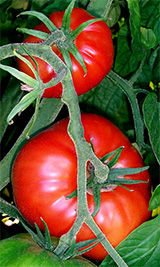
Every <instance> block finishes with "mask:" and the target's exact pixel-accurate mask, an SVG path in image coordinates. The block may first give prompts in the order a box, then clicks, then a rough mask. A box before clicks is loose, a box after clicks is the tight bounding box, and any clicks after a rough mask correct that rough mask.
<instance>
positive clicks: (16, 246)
mask: <svg viewBox="0 0 160 267" xmlns="http://www.w3.org/2000/svg"><path fill="white" fill-rule="evenodd" d="M51 241H52V244H53V245H55V246H56V245H57V244H58V239H57V238H53V237H52V238H51ZM0 251H1V253H0V266H1V267H9V266H12V267H16V266H17V267H18V266H19V267H22V266H23V267H51V266H53V267H54V266H56V267H76V266H81V267H88V266H95V265H94V264H93V263H92V262H90V261H88V260H86V259H84V258H82V257H75V258H73V259H69V260H67V261H62V260H61V259H59V258H58V257H57V256H56V255H55V254H53V253H51V252H49V251H47V250H45V249H43V248H40V247H39V246H38V245H37V244H36V243H35V242H34V240H33V239H32V238H31V236H30V235H29V234H27V233H26V234H25V233H24V234H18V235H15V236H12V237H10V238H6V239H3V240H1V241H0Z"/></svg>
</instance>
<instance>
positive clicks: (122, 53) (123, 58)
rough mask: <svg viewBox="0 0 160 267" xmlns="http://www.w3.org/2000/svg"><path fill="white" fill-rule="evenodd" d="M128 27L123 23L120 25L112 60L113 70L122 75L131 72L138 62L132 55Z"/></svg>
mask: <svg viewBox="0 0 160 267" xmlns="http://www.w3.org/2000/svg"><path fill="white" fill-rule="evenodd" d="M129 38H130V32H129V27H128V25H127V24H124V25H123V26H121V27H120V30H119V33H118V39H117V54H116V58H115V62H114V71H115V72H116V73H118V74H119V75H121V76H122V77H124V76H127V75H128V74H130V73H133V72H134V71H135V70H136V69H137V67H138V64H139V61H138V60H137V58H136V57H135V56H134V55H133V53H132V50H131V46H130V43H129V42H128V39H129Z"/></svg>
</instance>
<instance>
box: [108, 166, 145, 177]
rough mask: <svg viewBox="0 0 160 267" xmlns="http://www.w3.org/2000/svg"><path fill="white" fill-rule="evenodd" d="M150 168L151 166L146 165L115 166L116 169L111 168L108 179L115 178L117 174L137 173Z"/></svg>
mask: <svg viewBox="0 0 160 267" xmlns="http://www.w3.org/2000/svg"><path fill="white" fill-rule="evenodd" d="M148 168H149V167H148V166H145V167H140V168H114V169H110V170H109V176H108V179H111V178H114V177H116V176H122V175H123V176H124V175H132V174H137V173H140V172H143V171H146V170H148Z"/></svg>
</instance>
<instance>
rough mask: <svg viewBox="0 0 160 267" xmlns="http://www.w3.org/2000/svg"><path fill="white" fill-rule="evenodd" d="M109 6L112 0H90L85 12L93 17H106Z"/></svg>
mask: <svg viewBox="0 0 160 267" xmlns="http://www.w3.org/2000/svg"><path fill="white" fill-rule="evenodd" d="M111 4H112V0H98V1H97V0H90V2H89V5H88V6H87V11H88V12H89V13H91V14H92V15H93V16H97V17H106V16H107V14H108V12H109V9H110V7H111Z"/></svg>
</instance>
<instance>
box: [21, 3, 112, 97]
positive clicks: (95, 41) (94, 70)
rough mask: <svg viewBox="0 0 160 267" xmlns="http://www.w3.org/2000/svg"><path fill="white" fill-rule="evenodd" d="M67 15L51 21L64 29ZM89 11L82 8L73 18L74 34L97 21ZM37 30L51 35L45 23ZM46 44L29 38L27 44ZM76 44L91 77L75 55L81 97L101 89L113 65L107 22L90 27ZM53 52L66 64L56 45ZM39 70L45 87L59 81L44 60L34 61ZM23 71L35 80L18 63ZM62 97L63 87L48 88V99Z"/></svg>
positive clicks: (75, 77) (55, 15)
mask: <svg viewBox="0 0 160 267" xmlns="http://www.w3.org/2000/svg"><path fill="white" fill-rule="evenodd" d="M63 15H64V11H61V12H54V13H52V14H51V16H50V17H49V18H50V20H51V21H52V22H53V23H54V24H55V25H56V27H57V28H60V27H61V25H62V19H63ZM93 18H94V17H93V16H91V15H90V14H89V13H88V12H87V11H85V10H84V9H82V8H74V9H73V11H72V14H71V25H70V30H71V31H73V30H75V29H76V28H77V27H78V26H79V25H81V24H82V23H83V22H85V21H88V20H90V19H93ZM35 29H36V30H40V31H43V32H47V33H49V30H48V29H47V27H46V26H45V25H44V24H43V23H41V24H40V25H38V26H37V27H35ZM42 41H43V40H41V39H39V38H37V37H34V36H28V37H27V39H26V40H25V41H24V42H25V43H39V42H42ZM74 43H75V45H76V47H77V49H78V51H79V52H80V54H81V56H82V57H83V60H84V62H85V65H86V69H87V75H85V74H84V70H83V68H82V66H81V65H80V64H79V62H78V61H77V60H76V59H75V57H74V56H73V55H72V54H71V61H72V77H73V83H74V87H75V90H76V92H77V94H78V95H81V94H84V93H86V92H87V91H89V90H90V89H92V88H93V87H95V86H97V85H98V84H99V83H100V82H101V81H102V80H103V78H104V77H105V76H106V75H107V74H108V72H109V71H110V69H111V67H112V63H113V44H112V36H111V32H110V29H109V28H108V26H107V25H106V23H104V22H103V21H99V22H95V23H93V24H91V25H90V26H88V27H86V28H85V29H84V30H83V31H82V32H81V33H80V34H79V35H78V36H77V38H76V39H75V40H74ZM52 49H53V51H54V52H55V53H56V54H57V55H58V56H59V57H60V58H61V59H62V60H63V57H62V54H61V52H60V51H59V49H58V48H57V47H56V46H54V45H52ZM25 57H26V58H27V59H28V60H29V61H30V62H32V64H33V66H34V67H35V64H34V62H33V61H32V60H31V59H30V57H29V56H25ZM34 58H35V60H36V61H37V64H38V67H39V74H40V78H41V79H42V81H43V82H44V83H46V82H49V81H50V80H51V79H52V78H55V77H56V73H55V72H54V70H53V68H52V67H51V66H50V65H49V64H48V63H47V62H45V61H43V60H42V59H40V58H37V57H34ZM18 64H19V69H20V70H21V71H23V72H25V73H27V74H28V75H30V76H31V77H33V78H34V74H33V72H32V71H31V70H30V68H29V67H28V66H27V65H26V64H25V63H24V62H23V61H21V60H19V59H18ZM61 95H62V85H61V83H59V84H58V85H56V86H54V87H51V88H47V89H46V90H45V91H44V93H43V95H42V96H43V97H46V98H52V97H53V98H60V97H61Z"/></svg>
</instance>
